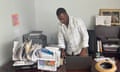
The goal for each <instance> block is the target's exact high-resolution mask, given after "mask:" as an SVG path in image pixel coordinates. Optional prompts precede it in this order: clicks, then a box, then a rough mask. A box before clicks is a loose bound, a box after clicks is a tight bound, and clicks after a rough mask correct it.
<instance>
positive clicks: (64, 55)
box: [61, 48, 66, 58]
mask: <svg viewBox="0 0 120 72" xmlns="http://www.w3.org/2000/svg"><path fill="white" fill-rule="evenodd" d="M61 57H62V58H65V57H66V53H65V50H64V49H63V48H61Z"/></svg>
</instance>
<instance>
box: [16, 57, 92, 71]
mask: <svg viewBox="0 0 120 72" xmlns="http://www.w3.org/2000/svg"><path fill="white" fill-rule="evenodd" d="M91 61H92V57H80V56H68V57H66V64H64V65H62V66H61V67H59V68H58V69H57V71H56V72H90V69H91V68H90V67H91V63H92V62H91ZM15 72H48V71H41V70H37V67H31V68H29V69H20V68H19V69H17V68H15Z"/></svg>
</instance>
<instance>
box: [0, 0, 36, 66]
mask: <svg viewBox="0 0 120 72" xmlns="http://www.w3.org/2000/svg"><path fill="white" fill-rule="evenodd" d="M34 11H35V10H34V0H0V66H2V65H3V64H5V63H6V62H7V61H9V60H11V57H12V46H13V40H14V39H16V38H20V37H21V36H22V35H23V34H24V33H26V32H29V31H30V30H32V29H33V28H32V27H33V26H32V25H33V24H34V23H35V15H34V14H35V13H34ZM14 13H18V14H19V22H20V23H19V25H18V26H15V27H14V26H13V25H12V19H11V15H12V14H14ZM20 39H21V38H20Z"/></svg>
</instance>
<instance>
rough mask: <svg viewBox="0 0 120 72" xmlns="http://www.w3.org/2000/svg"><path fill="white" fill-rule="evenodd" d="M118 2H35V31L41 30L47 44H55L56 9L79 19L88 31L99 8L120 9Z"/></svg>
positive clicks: (101, 0)
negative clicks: (64, 9)
mask: <svg viewBox="0 0 120 72" xmlns="http://www.w3.org/2000/svg"><path fill="white" fill-rule="evenodd" d="M119 3H120V0H35V11H36V12H35V13H36V14H35V15H36V26H35V29H36V30H43V31H44V32H45V34H47V36H48V42H53V43H54V42H56V41H57V40H56V32H57V18H56V9H57V8H59V7H64V8H66V9H67V11H68V13H69V15H72V16H76V17H81V18H82V19H83V20H84V21H85V23H86V26H87V28H88V29H93V28H94V25H95V18H94V16H95V15H97V14H98V12H99V9H100V8H120V4H119Z"/></svg>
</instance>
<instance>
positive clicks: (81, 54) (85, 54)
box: [80, 48, 88, 56]
mask: <svg viewBox="0 0 120 72" xmlns="http://www.w3.org/2000/svg"><path fill="white" fill-rule="evenodd" d="M80 56H88V51H87V48H82V50H81V52H80Z"/></svg>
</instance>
